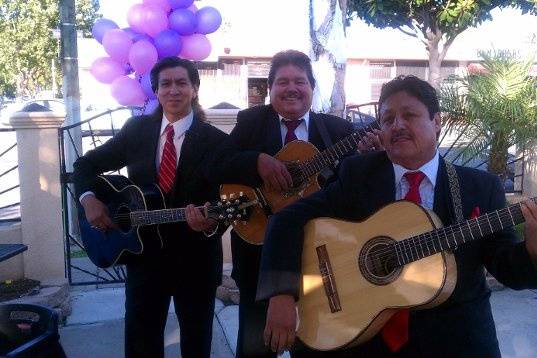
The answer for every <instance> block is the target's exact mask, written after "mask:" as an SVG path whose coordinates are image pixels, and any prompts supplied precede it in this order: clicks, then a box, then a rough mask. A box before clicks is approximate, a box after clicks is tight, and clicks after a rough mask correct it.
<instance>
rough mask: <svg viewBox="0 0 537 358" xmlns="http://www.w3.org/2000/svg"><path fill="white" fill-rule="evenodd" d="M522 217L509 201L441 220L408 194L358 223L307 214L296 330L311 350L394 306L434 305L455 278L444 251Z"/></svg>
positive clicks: (350, 342)
mask: <svg viewBox="0 0 537 358" xmlns="http://www.w3.org/2000/svg"><path fill="white" fill-rule="evenodd" d="M532 200H533V199H532ZM523 221H524V217H523V216H522V211H521V209H520V204H515V205H512V206H509V207H506V208H503V209H500V210H497V211H493V212H490V213H487V214H484V215H481V216H478V217H476V218H474V219H470V220H467V221H462V222H459V223H456V224H453V225H451V226H447V227H442V223H441V221H440V219H438V217H437V216H436V215H435V214H434V213H433V212H432V211H428V210H426V209H424V208H422V207H420V206H418V205H416V204H414V203H412V202H409V201H397V202H395V203H393V204H390V205H387V206H385V207H384V208H382V209H380V210H379V211H377V212H376V213H375V214H374V215H372V216H371V217H369V218H368V219H367V220H365V221H362V222H359V223H356V222H349V221H342V220H335V219H329V218H319V219H314V220H311V221H310V222H308V224H307V225H306V226H305V236H304V248H303V253H302V287H301V292H300V297H299V300H298V314H299V317H300V326H299V328H298V332H297V335H298V337H300V339H301V340H302V341H303V342H304V343H305V344H306V345H307V346H309V347H312V348H314V349H317V350H333V349H338V348H342V347H347V346H354V345H358V344H360V343H363V342H365V341H367V340H369V339H370V338H372V337H373V336H374V335H375V334H377V333H378V332H379V331H380V330H381V329H382V327H383V326H384V324H385V323H386V322H387V321H388V320H389V319H390V317H391V316H392V315H393V314H394V313H395V312H396V311H397V310H399V309H401V308H410V309H424V308H431V307H434V306H437V305H439V304H440V303H442V302H444V301H445V300H446V299H447V298H448V297H449V296H450V295H451V293H452V292H453V289H454V287H455V283H456V281H457V271H456V264H455V259H454V256H453V254H452V253H451V250H452V249H454V248H455V247H457V246H459V245H462V244H464V243H466V242H470V241H474V240H477V239H479V238H482V237H484V236H487V235H489V234H492V233H494V232H497V231H500V230H502V229H505V228H508V227H512V226H515V225H517V224H519V223H521V222H523Z"/></svg>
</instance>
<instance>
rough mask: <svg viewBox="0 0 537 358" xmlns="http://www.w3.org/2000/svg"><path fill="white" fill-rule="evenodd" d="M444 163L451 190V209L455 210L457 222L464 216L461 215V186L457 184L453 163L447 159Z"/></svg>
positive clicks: (457, 179)
mask: <svg viewBox="0 0 537 358" xmlns="http://www.w3.org/2000/svg"><path fill="white" fill-rule="evenodd" d="M445 164H446V171H447V175H448V181H449V190H450V191H451V203H452V204H453V209H454V211H455V220H456V221H457V222H461V221H464V216H463V215H462V201H461V187H460V185H459V177H458V175H457V171H456V170H455V167H454V166H453V164H451V163H448V162H447V161H446V162H445Z"/></svg>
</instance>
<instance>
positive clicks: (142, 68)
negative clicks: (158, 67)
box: [129, 40, 158, 75]
mask: <svg viewBox="0 0 537 358" xmlns="http://www.w3.org/2000/svg"><path fill="white" fill-rule="evenodd" d="M157 59H158V53H157V49H156V48H155V46H153V45H152V44H151V43H150V42H149V41H145V40H140V41H138V42H136V43H135V44H134V45H132V47H131V50H130V52H129V63H130V64H131V66H132V68H133V69H134V70H135V71H136V72H137V73H139V74H141V75H143V74H144V73H146V72H147V71H149V70H150V69H151V68H152V67H153V65H154V64H155V63H157Z"/></svg>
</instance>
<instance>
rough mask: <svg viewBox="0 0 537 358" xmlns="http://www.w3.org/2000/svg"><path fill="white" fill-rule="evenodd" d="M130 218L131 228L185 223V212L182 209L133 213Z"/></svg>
mask: <svg viewBox="0 0 537 358" xmlns="http://www.w3.org/2000/svg"><path fill="white" fill-rule="evenodd" d="M130 218H131V223H132V225H133V226H141V225H154V224H166V223H173V222H180V221H186V211H185V209H184V208H173V209H161V210H151V211H133V212H131V213H130Z"/></svg>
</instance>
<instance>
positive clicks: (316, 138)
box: [308, 111, 326, 150]
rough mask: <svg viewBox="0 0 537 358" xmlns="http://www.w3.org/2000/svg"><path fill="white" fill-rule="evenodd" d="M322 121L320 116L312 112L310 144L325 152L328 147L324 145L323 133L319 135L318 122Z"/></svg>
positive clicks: (309, 128)
mask: <svg viewBox="0 0 537 358" xmlns="http://www.w3.org/2000/svg"><path fill="white" fill-rule="evenodd" d="M318 120H321V119H320V118H319V117H318V115H317V114H316V113H314V112H311V111H310V122H309V125H308V142H310V143H312V144H313V145H314V146H315V147H317V149H319V150H324V149H325V148H326V146H325V145H324V142H323V138H322V137H321V133H319V126H318V125H317V121H318Z"/></svg>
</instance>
